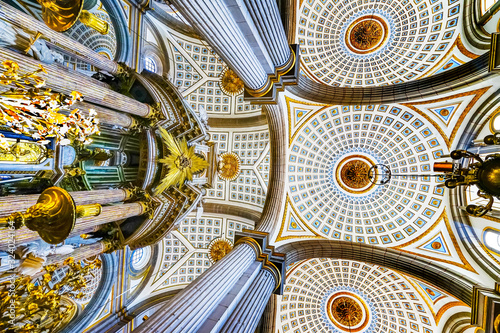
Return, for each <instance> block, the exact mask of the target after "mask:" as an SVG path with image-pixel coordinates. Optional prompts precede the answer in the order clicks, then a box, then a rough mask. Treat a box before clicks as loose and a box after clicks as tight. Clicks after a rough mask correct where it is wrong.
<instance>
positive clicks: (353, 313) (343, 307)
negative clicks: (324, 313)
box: [332, 297, 363, 327]
mask: <svg viewBox="0 0 500 333" xmlns="http://www.w3.org/2000/svg"><path fill="white" fill-rule="evenodd" d="M332 315H333V317H334V318H335V319H336V320H337V322H339V323H340V324H341V325H344V326H347V327H350V326H357V325H359V323H360V322H361V319H362V316H363V310H362V309H361V306H360V305H359V304H358V303H357V302H356V301H355V300H353V299H352V298H349V297H339V298H337V299H336V300H335V301H333V304H332Z"/></svg>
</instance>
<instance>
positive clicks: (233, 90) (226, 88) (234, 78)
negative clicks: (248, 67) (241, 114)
mask: <svg viewBox="0 0 500 333" xmlns="http://www.w3.org/2000/svg"><path fill="white" fill-rule="evenodd" d="M219 87H220V90H222V92H223V93H224V94H226V95H228V96H236V95H240V94H241V93H243V90H244V89H245V84H244V83H243V80H241V79H240V78H239V77H238V75H236V73H235V72H234V71H233V70H232V69H230V68H228V67H226V68H225V69H224V70H223V71H222V73H221V74H220V83H219Z"/></svg>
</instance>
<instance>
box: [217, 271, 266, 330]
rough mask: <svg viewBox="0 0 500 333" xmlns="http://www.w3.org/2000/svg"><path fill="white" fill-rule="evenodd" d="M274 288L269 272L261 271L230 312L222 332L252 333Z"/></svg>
mask: <svg viewBox="0 0 500 333" xmlns="http://www.w3.org/2000/svg"><path fill="white" fill-rule="evenodd" d="M275 288H276V278H275V276H274V275H273V273H272V272H271V271H270V270H267V269H263V270H261V271H260V272H259V275H258V276H257V278H256V279H255V280H254V281H253V282H252V286H251V287H250V289H249V290H248V291H247V292H246V293H245V296H244V297H243V298H242V299H241V300H240V302H239V303H238V305H237V306H236V308H235V309H234V310H233V311H232V313H231V315H230V316H229V318H228V320H227V321H226V323H225V324H224V326H223V328H222V332H225V333H229V332H233V333H253V332H255V329H256V328H257V325H258V324H259V321H260V318H261V316H262V312H264V308H265V307H266V305H267V302H268V300H269V297H270V295H271V294H272V292H273V290H274V289H275Z"/></svg>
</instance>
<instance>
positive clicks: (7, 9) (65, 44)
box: [0, 1, 118, 74]
mask: <svg viewBox="0 0 500 333" xmlns="http://www.w3.org/2000/svg"><path fill="white" fill-rule="evenodd" d="M0 19H2V20H4V21H7V22H9V23H11V24H12V25H13V26H15V27H17V28H19V29H17V31H16V32H17V33H18V34H20V35H24V37H26V38H27V39H28V40H29V38H30V37H32V38H33V37H34V36H35V35H36V33H37V32H41V33H42V37H41V38H42V39H44V40H46V41H48V42H49V43H50V44H52V45H54V46H55V47H56V48H57V50H60V51H62V52H64V53H66V54H68V55H69V56H71V57H74V58H77V59H79V60H82V61H84V62H87V63H89V64H91V65H92V66H95V67H97V68H99V69H101V70H105V71H107V72H109V73H111V74H116V73H117V72H118V64H117V63H115V62H114V61H113V60H110V59H108V58H106V57H105V56H103V55H100V54H99V53H97V52H95V51H94V50H92V49H90V48H88V47H86V46H84V45H82V44H80V43H78V42H77V41H75V40H74V39H72V38H71V37H69V36H66V35H64V34H62V33H60V32H57V31H54V30H52V29H50V28H49V27H48V26H47V25H46V24H45V23H44V22H43V21H39V20H37V19H36V18H35V17H33V16H31V15H28V14H25V13H23V12H21V11H19V10H17V9H15V8H14V7H12V6H9V5H8V4H6V3H5V2H3V1H0Z"/></svg>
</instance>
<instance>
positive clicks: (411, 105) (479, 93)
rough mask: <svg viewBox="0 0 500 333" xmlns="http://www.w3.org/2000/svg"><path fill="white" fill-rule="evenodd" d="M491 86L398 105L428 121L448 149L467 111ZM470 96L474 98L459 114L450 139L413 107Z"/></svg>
mask: <svg viewBox="0 0 500 333" xmlns="http://www.w3.org/2000/svg"><path fill="white" fill-rule="evenodd" d="M491 87H492V86H489V87H485V88H481V89H477V90H473V91H467V92H463V93H459V94H456V95H451V96H448V97H442V98H437V99H432V100H426V101H421V102H412V103H400V105H403V106H406V107H407V108H409V109H411V110H412V111H415V112H417V113H418V114H419V115H420V116H422V117H424V118H425V119H426V120H427V121H429V122H430V123H431V124H432V126H434V127H435V128H436V129H437V131H438V132H439V134H440V135H441V137H442V138H443V139H444V141H445V143H446V146H447V147H448V149H449V148H450V147H451V144H452V142H453V139H454V138H455V135H456V134H457V131H458V129H459V128H460V125H461V124H462V121H463V120H464V119H465V117H466V116H467V114H468V113H469V111H470V110H471V109H472V107H473V106H474V105H475V104H476V102H477V101H478V100H479V99H480V98H481V97H482V96H483V94H484V93H485V92H486V91H488V90H489V89H490V88H491ZM470 95H475V97H474V98H473V99H472V101H470V102H469V104H467V106H466V107H465V109H464V111H463V112H462V113H461V114H460V117H459V118H458V120H457V121H456V124H455V127H454V128H453V130H452V132H451V135H450V137H449V138H448V136H447V135H446V133H444V131H443V130H442V129H441V127H440V126H439V125H438V124H437V123H436V122H435V121H434V120H433V119H432V118H431V117H429V116H428V115H426V114H425V113H424V112H422V111H420V110H419V109H417V108H416V107H415V105H427V104H432V103H439V102H444V101H447V100H451V99H454V98H459V97H463V96H470Z"/></svg>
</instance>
